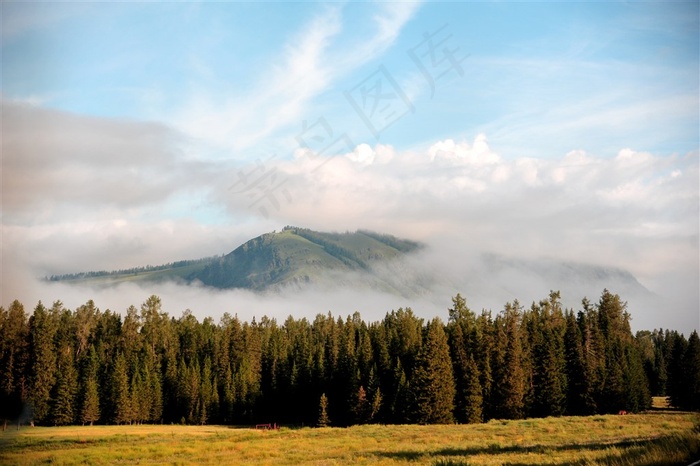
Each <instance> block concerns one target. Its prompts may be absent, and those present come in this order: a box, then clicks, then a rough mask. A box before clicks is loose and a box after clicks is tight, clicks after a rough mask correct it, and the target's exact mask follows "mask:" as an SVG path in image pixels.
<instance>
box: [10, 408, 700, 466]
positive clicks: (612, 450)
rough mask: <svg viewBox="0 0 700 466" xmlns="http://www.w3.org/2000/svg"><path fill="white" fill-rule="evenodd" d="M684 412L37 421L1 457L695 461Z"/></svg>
mask: <svg viewBox="0 0 700 466" xmlns="http://www.w3.org/2000/svg"><path fill="white" fill-rule="evenodd" d="M698 422H700V418H698V416H697V415H693V414H683V413H658V414H657V413H650V414H639V415H627V416H592V417H587V418H577V417H561V418H547V419H529V420H522V421H491V422H489V423H487V424H481V425H471V426H457V425H451V426H356V427H352V428H348V429H336V428H325V429H308V428H307V429H285V428H282V429H281V430H279V431H256V430H253V429H237V428H229V427H224V426H176V425H175V426H151V425H142V426H94V427H36V428H23V429H22V430H21V431H19V432H17V431H13V430H8V431H7V432H5V433H3V434H2V436H1V437H0V441H1V442H2V443H0V448H2V450H0V464H16V465H23V464H105V465H106V464H115V463H119V464H270V465H285V464H314V465H341V464H382V465H396V464H407V463H410V464H430V465H443V466H447V465H452V466H458V465H459V466H462V465H482V464H483V465H489V464H491V465H495V464H511V465H515V464H518V465H530V464H532V465H534V464H581V465H584V464H608V465H633V464H634V465H644V464H647V465H652V464H653V465H657V464H688V463H690V462H692V461H693V460H697V459H700V430H699V429H698V427H697V426H698Z"/></svg>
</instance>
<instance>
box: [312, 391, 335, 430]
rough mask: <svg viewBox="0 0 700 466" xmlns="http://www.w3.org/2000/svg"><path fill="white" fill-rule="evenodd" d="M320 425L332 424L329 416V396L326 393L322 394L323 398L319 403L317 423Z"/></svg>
mask: <svg viewBox="0 0 700 466" xmlns="http://www.w3.org/2000/svg"><path fill="white" fill-rule="evenodd" d="M316 425H317V426H318V427H328V426H329V425H331V420H330V418H329V417H328V398H327V397H326V394H325V393H323V394H321V399H320V400H319V403H318V422H317V423H316Z"/></svg>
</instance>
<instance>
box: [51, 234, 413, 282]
mask: <svg viewBox="0 0 700 466" xmlns="http://www.w3.org/2000/svg"><path fill="white" fill-rule="evenodd" d="M422 247H423V246H422V245H421V244H420V243H417V242H414V241H410V240H405V239H400V238H396V237H394V236H391V235H383V234H379V233H374V232H370V231H365V230H358V231H356V232H354V233H351V232H346V233H322V232H317V231H313V230H309V229H306V228H297V227H290V226H288V227H285V228H284V229H283V230H282V231H280V232H272V233H266V234H263V235H261V236H258V237H257V238H253V239H251V240H250V241H247V242H246V243H244V244H242V245H241V246H239V247H238V248H236V249H234V250H233V251H232V252H230V253H228V254H226V255H225V256H216V257H209V258H203V259H198V260H189V261H178V262H173V263H171V264H165V265H160V266H148V267H140V268H134V269H127V270H120V271H114V272H105V271H102V272H85V273H78V274H69V275H60V276H53V277H51V278H50V279H49V280H51V281H65V282H72V283H86V284H95V285H105V286H110V285H114V284H118V283H122V282H137V283H140V282H162V281H177V282H185V283H200V284H202V285H205V286H209V287H212V288H218V289H230V288H244V289H250V290H255V291H264V290H267V289H271V288H272V289H275V288H277V289H278V288H282V287H286V286H296V287H301V286H305V285H307V284H312V283H320V282H328V281H332V280H333V278H334V277H336V278H340V277H341V276H343V275H347V274H348V272H350V273H352V272H357V277H363V279H361V280H360V281H362V282H364V284H366V285H369V286H371V287H372V288H378V289H383V290H385V291H396V290H393V289H392V288H393V286H392V285H391V284H389V283H386V282H385V280H383V279H382V278H381V277H379V276H376V275H375V274H373V273H372V269H373V267H374V266H376V265H378V264H386V263H390V262H392V261H394V260H397V259H400V258H402V257H404V256H406V255H407V254H410V253H412V252H414V251H417V250H419V249H421V248H422Z"/></svg>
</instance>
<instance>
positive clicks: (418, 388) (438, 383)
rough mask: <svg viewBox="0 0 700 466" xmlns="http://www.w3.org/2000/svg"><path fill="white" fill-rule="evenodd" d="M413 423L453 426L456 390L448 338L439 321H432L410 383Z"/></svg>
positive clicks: (436, 319)
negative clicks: (451, 424)
mask: <svg viewBox="0 0 700 466" xmlns="http://www.w3.org/2000/svg"><path fill="white" fill-rule="evenodd" d="M411 395H412V396H411V398H412V400H411V401H412V405H413V421H414V422H417V423H419V424H449V423H452V422H454V416H453V413H452V411H453V410H454V397H455V386H454V377H453V375H452V362H451V360H450V350H449V346H448V344H447V336H446V335H445V331H444V329H443V325H442V322H441V321H440V319H438V318H435V319H434V320H432V321H431V322H430V323H429V324H428V327H427V329H426V336H425V340H424V342H423V345H422V347H421V350H420V352H419V353H418V357H417V360H416V368H415V370H414V372H413V377H412V379H411Z"/></svg>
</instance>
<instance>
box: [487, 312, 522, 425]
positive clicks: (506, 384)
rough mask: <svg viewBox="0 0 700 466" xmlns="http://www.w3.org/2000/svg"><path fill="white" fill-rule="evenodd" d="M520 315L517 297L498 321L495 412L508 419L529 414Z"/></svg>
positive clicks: (496, 323)
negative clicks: (526, 402) (525, 398)
mask: <svg viewBox="0 0 700 466" xmlns="http://www.w3.org/2000/svg"><path fill="white" fill-rule="evenodd" d="M520 317H521V307H520V304H519V303H518V301H517V300H516V301H514V302H513V303H512V304H511V303H508V304H506V306H505V310H504V312H503V315H499V316H498V317H497V318H496V320H495V321H494V325H495V326H496V331H497V340H496V352H495V355H496V363H495V367H496V371H497V373H496V377H495V382H494V385H495V393H494V401H493V403H494V415H495V416H498V417H502V418H505V419H520V418H522V417H523V416H524V414H525V412H524V410H525V403H524V397H525V373H524V370H523V365H522V359H523V355H522V344H521V341H520V338H521V337H520V332H519V321H520Z"/></svg>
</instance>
